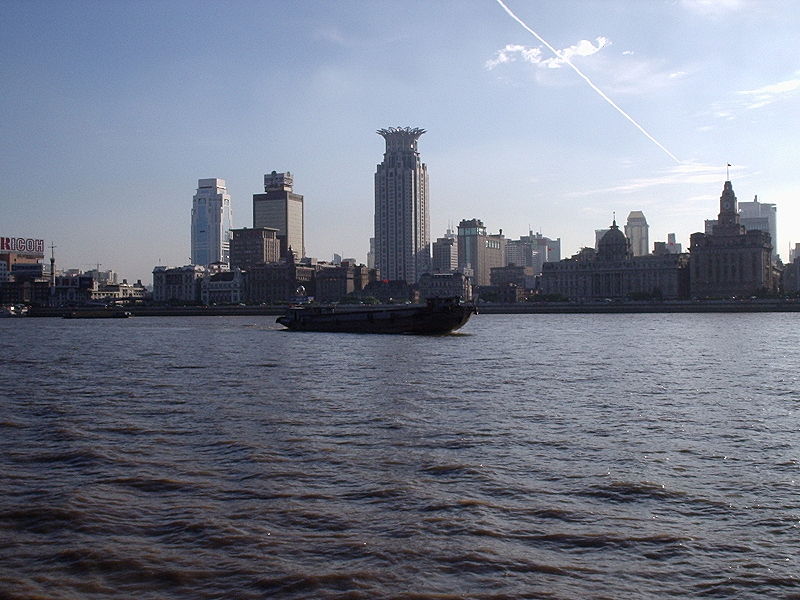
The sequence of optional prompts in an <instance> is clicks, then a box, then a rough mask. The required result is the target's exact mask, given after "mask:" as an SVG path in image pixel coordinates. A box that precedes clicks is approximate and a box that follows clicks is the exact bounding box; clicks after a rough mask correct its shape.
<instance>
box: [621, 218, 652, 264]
mask: <svg viewBox="0 0 800 600" xmlns="http://www.w3.org/2000/svg"><path fill="white" fill-rule="evenodd" d="M649 230H650V226H649V225H648V224H647V219H645V218H644V213H643V212H642V211H640V210H632V211H631V212H630V214H629V215H628V223H627V224H626V225H625V237H627V238H628V240H630V243H631V251H632V252H633V255H634V256H647V255H648V254H650V239H649V238H650V236H649V235H648V232H649Z"/></svg>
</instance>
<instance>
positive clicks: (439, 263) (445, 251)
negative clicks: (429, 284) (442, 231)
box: [431, 236, 458, 273]
mask: <svg viewBox="0 0 800 600" xmlns="http://www.w3.org/2000/svg"><path fill="white" fill-rule="evenodd" d="M457 270H458V240H457V239H456V237H455V236H453V237H440V238H438V239H437V240H436V241H435V242H433V259H432V261H431V272H432V273H453V272H455V271H457Z"/></svg>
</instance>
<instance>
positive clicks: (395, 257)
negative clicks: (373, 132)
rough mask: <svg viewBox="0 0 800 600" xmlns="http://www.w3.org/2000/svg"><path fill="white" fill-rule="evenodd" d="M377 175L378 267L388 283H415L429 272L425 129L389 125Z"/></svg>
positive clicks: (376, 247)
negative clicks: (421, 142)
mask: <svg viewBox="0 0 800 600" xmlns="http://www.w3.org/2000/svg"><path fill="white" fill-rule="evenodd" d="M377 133H378V134H379V135H381V136H383V138H384V140H385V141H386V152H385V153H384V155H383V162H382V163H380V164H379V165H378V167H377V171H376V172H375V268H377V269H378V270H379V271H380V272H381V274H382V276H383V277H384V278H386V279H388V280H392V281H397V280H402V281H405V282H407V283H409V284H415V283H417V281H418V280H419V277H420V275H422V274H423V273H427V272H428V271H430V267H431V264H430V263H431V244H430V214H429V200H428V169H427V167H426V166H425V164H424V163H422V161H421V160H420V156H419V152H418V150H417V140H418V139H419V137H420V136H421V135H422V134H423V133H425V130H424V129H419V128H411V127H389V128H387V129H379V130H378V132H377Z"/></svg>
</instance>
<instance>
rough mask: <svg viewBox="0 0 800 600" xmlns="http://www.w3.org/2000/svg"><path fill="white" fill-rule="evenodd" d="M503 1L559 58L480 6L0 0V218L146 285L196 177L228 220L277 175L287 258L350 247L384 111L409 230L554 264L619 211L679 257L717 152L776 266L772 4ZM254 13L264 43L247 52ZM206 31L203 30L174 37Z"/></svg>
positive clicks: (696, 224) (791, 217)
mask: <svg viewBox="0 0 800 600" xmlns="http://www.w3.org/2000/svg"><path fill="white" fill-rule="evenodd" d="M506 5H507V6H508V8H509V9H510V10H512V11H513V12H514V14H515V15H517V16H518V17H519V19H520V20H522V21H523V22H524V23H525V24H527V25H528V26H529V27H530V28H531V29H533V30H535V31H536V32H537V33H538V34H540V35H541V36H542V37H543V38H544V39H546V40H547V41H548V42H549V43H550V44H552V46H553V48H554V49H556V50H558V51H559V53H560V54H559V55H554V54H552V53H551V51H550V49H549V48H548V47H547V46H545V45H544V44H542V43H541V42H540V41H539V40H537V39H535V38H534V37H533V36H532V35H531V34H530V33H529V32H528V31H526V30H525V29H524V28H523V27H521V26H520V24H519V23H518V22H516V21H514V20H513V19H512V18H510V17H509V15H508V14H507V13H506V12H505V11H504V10H503V8H502V7H501V6H499V4H498V3H497V2H494V1H486V2H484V1H481V2H477V1H476V2H467V3H463V2H441V3H436V4H433V5H431V4H428V3H411V4H407V3H406V4H402V5H399V4H394V3H390V2H379V3H361V2H341V3H336V4H335V5H329V4H324V3H315V2H308V3H287V2H267V3H250V2H242V3H238V4H233V5H222V4H212V3H191V4H190V3H188V2H170V3H163V4H156V3H153V4H148V5H146V6H142V5H141V4H124V3H120V4H100V3H94V2H77V3H73V4H70V5H69V6H66V5H59V4H44V3H42V4H39V3H5V4H3V6H2V7H0V16H1V17H2V25H0V28H2V32H3V35H2V36H0V40H1V41H0V44H2V46H0V47H2V49H3V59H2V63H0V64H1V65H2V68H3V74H4V77H5V81H6V83H7V91H6V93H4V95H3V98H2V99H1V100H0V107H2V109H3V111H4V114H6V115H7V120H6V122H5V123H4V126H3V127H4V135H3V136H2V138H1V139H2V141H0V144H2V145H1V146H0V148H2V153H3V161H0V164H1V165H2V166H1V167H0V169H2V174H3V176H4V178H5V181H6V182H7V184H8V185H7V187H6V189H5V193H4V202H3V206H4V219H3V225H4V227H3V229H4V231H5V232H6V234H8V235H15V236H20V237H26V238H27V237H31V238H37V239H40V238H44V239H45V240H46V241H47V244H48V246H49V245H50V244H55V245H56V246H57V251H56V259H57V265H58V266H59V267H61V266H63V267H79V268H80V267H86V266H88V265H92V264H94V263H97V262H101V263H103V264H104V265H108V266H110V267H111V268H113V269H114V270H116V271H118V272H119V273H120V274H121V275H122V276H124V277H126V278H128V279H129V280H135V279H143V280H148V279H149V277H150V273H151V271H152V267H153V266H154V265H156V264H175V265H181V264H186V263H188V262H189V254H190V240H189V228H188V227H187V226H186V224H187V223H188V220H189V215H190V210H191V194H190V193H189V194H187V190H191V188H192V187H193V186H194V184H195V183H196V182H197V180H198V178H205V177H219V178H223V179H225V180H226V181H227V185H228V192H229V193H230V195H231V203H232V208H233V215H234V223H233V225H234V227H243V226H249V225H250V223H249V220H248V215H249V212H250V211H249V209H250V206H251V204H250V202H251V198H252V195H253V194H254V193H257V192H258V191H259V188H260V181H259V180H260V178H261V176H262V175H263V174H264V173H265V172H269V171H271V170H272V169H277V170H279V171H291V172H292V173H294V174H295V175H296V176H297V177H299V178H300V179H301V180H302V182H303V184H302V191H303V194H304V196H305V202H306V210H305V226H306V227H305V238H306V241H305V244H306V253H307V254H308V255H309V256H316V257H319V258H320V259H323V260H328V259H330V257H331V256H332V255H333V253H338V254H341V255H343V256H354V257H356V258H358V259H359V260H365V257H366V252H367V250H368V248H369V238H370V237H371V236H372V227H373V225H372V224H373V216H374V215H373V185H374V182H373V174H374V169H375V164H376V162H377V161H376V160H375V158H376V156H379V155H380V151H381V145H382V144H381V140H379V139H377V138H376V136H375V135H374V133H373V132H374V131H375V129H376V128H378V127H383V126H386V125H392V124H402V125H410V126H413V127H423V128H425V129H426V130H427V132H428V133H427V134H426V137H425V147H424V160H425V163H426V164H427V165H428V169H429V175H430V182H431V183H430V189H431V196H430V215H431V231H430V234H431V241H433V240H435V239H436V238H438V237H440V236H442V235H443V234H444V232H445V230H446V228H447V223H448V222H458V221H459V220H461V219H465V218H479V219H481V220H482V221H483V222H484V223H485V224H486V227H487V229H488V230H489V231H491V232H497V231H499V230H500V229H503V231H504V233H505V235H506V237H507V238H513V239H516V238H519V237H520V236H523V235H526V234H527V233H528V231H529V230H533V231H541V232H542V233H544V234H545V235H549V236H552V237H560V238H561V239H562V248H563V251H562V255H563V256H570V255H571V254H573V253H574V252H577V250H578V249H579V248H580V247H581V246H590V245H592V234H593V231H594V230H595V229H596V228H599V227H604V226H607V223H609V222H610V221H611V218H610V216H611V214H612V212H613V211H616V212H617V214H618V215H626V214H628V212H630V211H632V210H641V211H643V212H644V213H645V215H646V216H647V220H648V223H649V224H650V234H649V237H650V242H651V244H650V245H651V249H652V242H654V241H663V240H666V239H667V233H671V232H675V233H676V234H677V241H678V242H679V243H682V244H683V245H684V247H688V240H689V235H691V233H694V232H697V231H702V230H703V221H704V220H705V219H713V218H714V217H715V216H716V207H715V205H716V199H717V197H718V190H719V187H720V183H721V182H722V181H724V180H725V179H727V178H726V176H725V164H726V163H727V162H730V163H732V165H733V166H732V167H731V173H730V179H731V180H733V181H734V183H735V186H736V190H737V194H738V196H739V199H740V201H748V200H751V199H753V198H754V197H755V196H756V195H758V198H759V201H761V202H763V203H765V204H775V205H776V206H777V210H778V218H777V221H778V231H777V234H778V235H777V237H778V239H777V251H778V253H779V254H780V255H781V256H782V258H783V259H784V260H786V259H787V258H788V256H787V255H788V249H789V246H790V243H793V242H796V241H799V240H800V232H798V231H797V229H796V225H795V224H796V223H797V222H798V221H800V208H798V206H797V202H796V200H795V199H796V197H797V190H798V189H800V181H798V179H800V176H798V174H797V172H796V169H793V168H792V167H793V166H794V165H793V163H792V161H793V153H792V152H791V150H792V148H793V142H794V139H796V138H797V134H798V131H797V130H798V127H800V126H799V125H798V124H797V123H796V119H794V118H793V113H794V112H795V110H794V109H795V107H796V104H797V99H798V93H800V71H798V65H797V60H796V56H797V55H798V52H797V50H798V44H799V43H798V41H797V40H796V39H795V36H794V32H795V31H796V29H797V27H798V25H800V16H798V14H797V11H796V10H795V9H794V5H793V3H790V2H769V1H768V2H748V1H744V0H741V1H734V0H731V1H728V2H717V3H708V2H702V1H699V0H698V1H694V2H692V1H683V2H672V3H654V2H651V3H638V2H622V1H608V2H597V3H594V2H575V3H560V2H558V3H557V2H537V3H530V2H522V1H516V2H513V1H510V0H509V2H506ZM276 12H280V14H281V23H282V24H283V25H284V27H283V28H275V30H274V32H273V34H272V35H273V41H274V44H271V45H270V46H269V47H268V48H261V47H259V46H258V45H257V44H252V42H251V40H252V39H258V36H259V35H260V30H261V28H262V27H263V23H264V22H268V21H269V20H270V18H271V16H274V14H275V13H276ZM208 23H213V24H214V27H215V28H217V29H218V30H219V31H221V32H224V33H225V35H219V36H212V37H213V39H212V38H211V37H205V36H204V35H200V36H198V32H202V31H205V30H206V28H207V24H208ZM386 23H392V29H391V30H389V31H388V32H387V29H386V27H385V25H386ZM112 25H113V26H112ZM765 32H767V33H766V34H765ZM44 39H46V40H48V43H47V44H43V43H41V40H44ZM564 57H567V58H569V60H570V61H571V62H572V63H574V65H575V66H577V67H578V68H579V69H580V70H581V72H582V73H584V74H585V75H586V76H587V77H588V78H589V79H590V80H591V81H592V82H593V83H594V84H595V85H596V86H597V87H598V88H599V89H601V90H602V91H603V92H604V93H605V94H607V95H608V97H609V98H611V99H612V100H613V101H614V102H615V103H616V104H617V105H618V106H620V107H621V108H622V109H623V110H624V112H625V113H626V114H628V115H630V116H631V117H633V119H634V120H635V121H636V122H637V123H640V124H641V125H642V126H643V127H644V128H645V129H646V131H647V132H648V133H649V134H651V135H652V136H653V137H654V138H655V139H656V140H658V142H659V143H661V144H663V145H664V146H665V147H666V148H668V149H669V151H670V152H671V153H673V154H674V155H675V156H676V157H677V158H678V159H679V161H678V162H677V163H676V162H675V161H674V160H672V159H671V158H670V157H669V156H667V155H666V154H665V153H664V152H663V151H662V150H661V149H660V148H658V147H656V146H655V145H654V144H653V143H652V142H651V141H650V140H649V139H647V138H646V137H645V136H643V135H642V134H641V133H640V132H639V131H637V130H636V129H635V128H634V127H633V126H632V125H631V123H629V122H627V121H626V120H625V119H624V118H623V117H622V116H621V115H620V114H618V113H617V112H616V111H614V110H613V109H612V107H610V106H609V105H608V103H607V102H604V101H603V99H602V98H600V97H598V95H597V93H596V92H595V91H594V90H592V89H590V88H589V87H588V86H587V85H586V82H585V81H583V80H582V79H581V78H580V77H578V76H577V74H576V73H575V72H573V71H571V70H570V69H568V68H564V67H565V66H566V63H565V61H564ZM766 57H769V60H765V58H766ZM278 89H280V90H281V91H282V93H275V92H276V90H278ZM208 90H214V94H210V93H208ZM142 180H145V181H146V185H145V186H143V185H142ZM143 192H144V193H143ZM331 223H336V227H330V224H331Z"/></svg>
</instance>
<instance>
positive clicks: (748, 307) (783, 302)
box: [28, 298, 800, 317]
mask: <svg viewBox="0 0 800 600" xmlns="http://www.w3.org/2000/svg"><path fill="white" fill-rule="evenodd" d="M286 308H287V307H286V306H285V305H259V306H131V307H124V308H114V309H105V308H98V307H79V308H32V309H31V310H30V311H29V312H28V316H29V317H63V316H65V315H67V314H70V313H73V314H75V315H77V316H81V315H85V316H89V315H91V314H94V315H97V314H99V313H102V312H103V311H106V310H108V311H109V312H111V311H125V312H128V313H130V314H131V316H137V317H198V316H258V315H265V316H277V315H282V314H283V313H284V312H286ZM478 312H479V313H483V314H591V313H600V314H623V313H632V314H640V313H760V312H800V299H797V298H791V299H747V300H672V301H663V302H633V301H630V302H624V301H622V302H616V301H611V302H518V303H514V304H500V303H479V304H478Z"/></svg>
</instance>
